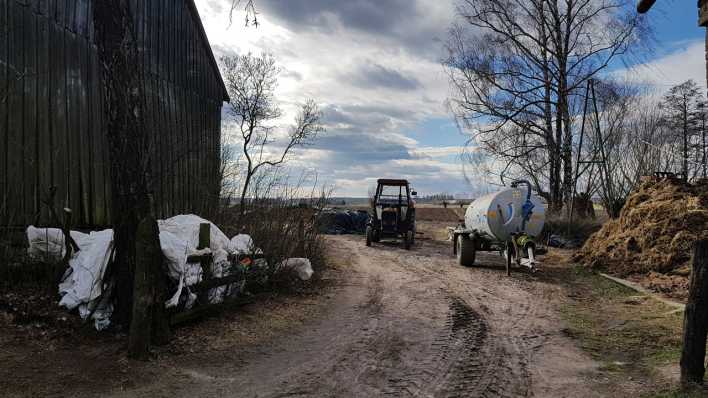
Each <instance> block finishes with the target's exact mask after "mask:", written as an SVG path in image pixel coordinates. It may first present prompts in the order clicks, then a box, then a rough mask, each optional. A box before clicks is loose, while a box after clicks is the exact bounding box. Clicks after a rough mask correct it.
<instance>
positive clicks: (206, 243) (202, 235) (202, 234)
mask: <svg viewBox="0 0 708 398" xmlns="http://www.w3.org/2000/svg"><path fill="white" fill-rule="evenodd" d="M209 247H211V224H209V223H201V224H199V244H198V246H197V249H199V250H201V249H207V248H209ZM212 256H213V255H212V254H208V255H202V256H201V257H200V259H199V265H200V266H201V267H202V281H207V280H209V279H211V278H212V276H213V275H212V272H211V268H212V262H213V261H212V259H213V257H212ZM198 298H199V302H200V303H201V304H208V303H209V290H204V291H203V292H201V293H199V296H198Z"/></svg>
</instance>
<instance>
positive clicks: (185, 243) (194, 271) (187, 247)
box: [157, 214, 252, 308]
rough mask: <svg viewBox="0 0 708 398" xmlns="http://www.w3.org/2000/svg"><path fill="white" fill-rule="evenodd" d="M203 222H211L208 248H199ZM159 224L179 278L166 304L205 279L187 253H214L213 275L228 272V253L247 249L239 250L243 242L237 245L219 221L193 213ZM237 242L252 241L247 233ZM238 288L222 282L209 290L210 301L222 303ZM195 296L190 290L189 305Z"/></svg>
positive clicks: (172, 271) (174, 303)
mask: <svg viewBox="0 0 708 398" xmlns="http://www.w3.org/2000/svg"><path fill="white" fill-rule="evenodd" d="M203 223H209V224H210V229H209V230H210V237H209V238H210V246H209V248H207V249H202V250H197V245H198V244H199V227H200V225H201V224H203ZM157 224H158V226H159V228H160V246H161V247H162V251H163V252H164V253H165V257H167V261H168V269H169V273H170V277H171V278H173V279H174V280H177V281H178V287H177V291H176V292H175V293H174V295H173V296H172V297H171V298H170V299H169V300H168V301H167V302H166V303H165V306H166V307H167V308H169V307H174V306H177V305H178V304H179V298H180V296H181V295H182V291H183V289H184V288H185V287H187V288H188V287H189V286H192V285H194V284H196V283H199V282H200V281H201V280H202V268H201V266H200V265H199V264H197V263H191V264H190V263H188V262H187V257H188V256H190V255H193V254H206V253H209V252H210V253H212V255H213V256H214V262H213V263H212V269H211V274H212V275H213V276H214V277H217V278H219V277H222V276H227V275H229V273H230V271H231V265H230V263H229V259H228V257H229V254H238V253H245V252H246V251H247V249H246V250H239V248H241V247H243V245H242V244H240V243H239V244H238V245H234V244H233V243H232V240H230V239H229V238H228V237H227V236H226V235H225V234H224V233H223V232H222V231H221V230H220V229H219V227H217V226H216V225H214V224H213V223H212V222H210V221H208V220H205V219H203V218H201V217H199V216H195V215H193V214H185V215H178V216H175V217H172V218H168V219H166V220H159V221H158V222H157ZM237 237H240V238H239V239H237V241H238V242H242V241H247V242H251V246H252V241H251V237H250V236H248V235H236V236H235V237H234V239H236V238H237ZM237 290H238V289H233V288H232V286H220V287H217V288H214V289H211V290H210V291H209V301H210V302H212V303H220V302H222V301H223V300H224V296H225V295H226V294H227V293H232V292H233V293H236V292H237ZM194 299H196V296H195V295H194V294H193V293H192V292H190V291H188V297H187V307H188V308H189V307H190V306H191V303H193V301H194Z"/></svg>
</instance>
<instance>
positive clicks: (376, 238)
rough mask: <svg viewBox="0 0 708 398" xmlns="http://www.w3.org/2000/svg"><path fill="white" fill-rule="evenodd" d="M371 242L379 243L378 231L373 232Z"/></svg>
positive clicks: (379, 234) (379, 235)
mask: <svg viewBox="0 0 708 398" xmlns="http://www.w3.org/2000/svg"><path fill="white" fill-rule="evenodd" d="M371 241H372V242H374V243H379V242H381V233H380V232H379V231H378V230H374V234H373V236H372V237H371Z"/></svg>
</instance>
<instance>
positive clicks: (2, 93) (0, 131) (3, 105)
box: [0, 0, 10, 222]
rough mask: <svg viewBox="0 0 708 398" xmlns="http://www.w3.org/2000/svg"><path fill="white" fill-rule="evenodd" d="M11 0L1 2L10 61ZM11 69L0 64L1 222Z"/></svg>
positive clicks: (0, 43)
mask: <svg viewBox="0 0 708 398" xmlns="http://www.w3.org/2000/svg"><path fill="white" fill-rule="evenodd" d="M9 2H10V0H0V57H2V59H3V60H8V59H9V53H8V45H9V38H10V23H9V18H8V8H9V4H8V3H9ZM9 73H10V69H9V68H8V67H7V63H6V62H0V222H4V221H6V219H7V213H8V204H7V186H8V184H7V150H8V149H7V148H8V122H9V120H8V113H9V112H8V89H9V87H8V83H9V80H8V79H9Z"/></svg>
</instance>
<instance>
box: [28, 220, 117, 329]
mask: <svg viewBox="0 0 708 398" xmlns="http://www.w3.org/2000/svg"><path fill="white" fill-rule="evenodd" d="M70 234H71V237H72V238H74V241H76V244H77V245H78V246H79V249H80V250H79V252H78V253H74V254H73V255H72V257H71V258H70V259H69V270H67V273H66V274H65V276H64V278H63V280H62V281H61V283H60V284H59V294H60V295H61V296H62V297H61V301H59V305H61V306H63V307H66V308H67V309H69V310H72V309H74V308H77V307H78V309H79V314H80V315H81V317H82V318H83V319H86V318H88V317H89V316H90V317H91V318H92V319H93V320H94V322H95V326H96V329H98V330H101V329H103V328H105V327H106V326H108V322H109V321H108V319H109V318H110V316H111V314H112V313H113V306H112V304H111V303H110V302H109V301H108V300H101V296H102V295H103V293H104V287H103V276H104V275H105V272H106V267H107V266H108V262H109V260H110V256H111V253H112V251H113V230H110V229H107V230H104V231H97V232H91V233H90V234H84V233H81V232H77V231H71V232H70ZM27 240H28V241H29V248H28V249H27V251H28V253H29V255H30V256H31V257H33V258H39V259H43V260H45V261H46V260H51V261H58V260H60V259H61V258H63V257H64V253H65V252H66V246H65V242H64V234H63V232H62V231H61V230H60V229H56V228H35V227H34V226H29V227H28V228H27Z"/></svg>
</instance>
